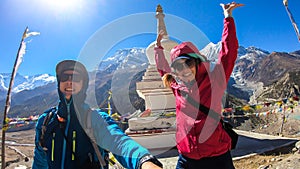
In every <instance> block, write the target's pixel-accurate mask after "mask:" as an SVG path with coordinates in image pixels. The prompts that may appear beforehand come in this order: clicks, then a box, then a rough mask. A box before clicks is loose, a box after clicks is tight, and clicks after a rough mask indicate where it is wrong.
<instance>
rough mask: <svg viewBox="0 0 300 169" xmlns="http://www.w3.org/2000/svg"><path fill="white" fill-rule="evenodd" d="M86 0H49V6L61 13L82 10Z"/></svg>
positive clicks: (47, 2)
mask: <svg viewBox="0 0 300 169" xmlns="http://www.w3.org/2000/svg"><path fill="white" fill-rule="evenodd" d="M84 2H85V1H84V0H47V1H46V5H47V8H48V9H50V10H51V11H52V12H54V13H57V14H61V13H74V12H76V11H77V12H78V11H80V10H81V9H82V8H83V6H84Z"/></svg>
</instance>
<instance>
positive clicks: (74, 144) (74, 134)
mask: <svg viewBox="0 0 300 169" xmlns="http://www.w3.org/2000/svg"><path fill="white" fill-rule="evenodd" d="M72 147H73V149H72V151H73V153H72V161H74V160H75V156H74V153H75V150H76V149H75V147H76V131H73V143H72Z"/></svg>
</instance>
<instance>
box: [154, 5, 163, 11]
mask: <svg viewBox="0 0 300 169" xmlns="http://www.w3.org/2000/svg"><path fill="white" fill-rule="evenodd" d="M156 12H160V13H163V9H162V7H161V6H160V4H158V5H157V7H156Z"/></svg>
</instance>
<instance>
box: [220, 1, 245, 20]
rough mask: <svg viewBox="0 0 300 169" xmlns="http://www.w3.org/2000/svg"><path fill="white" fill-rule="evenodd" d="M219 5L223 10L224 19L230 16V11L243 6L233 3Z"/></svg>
mask: <svg viewBox="0 0 300 169" xmlns="http://www.w3.org/2000/svg"><path fill="white" fill-rule="evenodd" d="M220 5H221V7H222V9H223V12H224V16H225V18H227V17H229V16H232V11H233V10H234V9H235V8H237V7H240V6H244V4H240V3H235V2H231V3H228V4H226V5H225V4H223V3H221V4H220Z"/></svg>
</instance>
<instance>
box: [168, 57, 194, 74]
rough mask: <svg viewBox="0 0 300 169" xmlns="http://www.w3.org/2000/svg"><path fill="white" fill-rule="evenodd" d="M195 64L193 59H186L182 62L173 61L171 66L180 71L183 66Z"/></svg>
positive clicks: (187, 66) (190, 66) (188, 66)
mask: <svg viewBox="0 0 300 169" xmlns="http://www.w3.org/2000/svg"><path fill="white" fill-rule="evenodd" d="M195 65H196V62H195V60H194V59H186V60H185V61H184V62H178V61H177V62H175V63H174V64H173V65H172V67H173V68H174V69H175V70H176V71H182V70H183V69H184V68H192V67H194V66H195Z"/></svg>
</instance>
